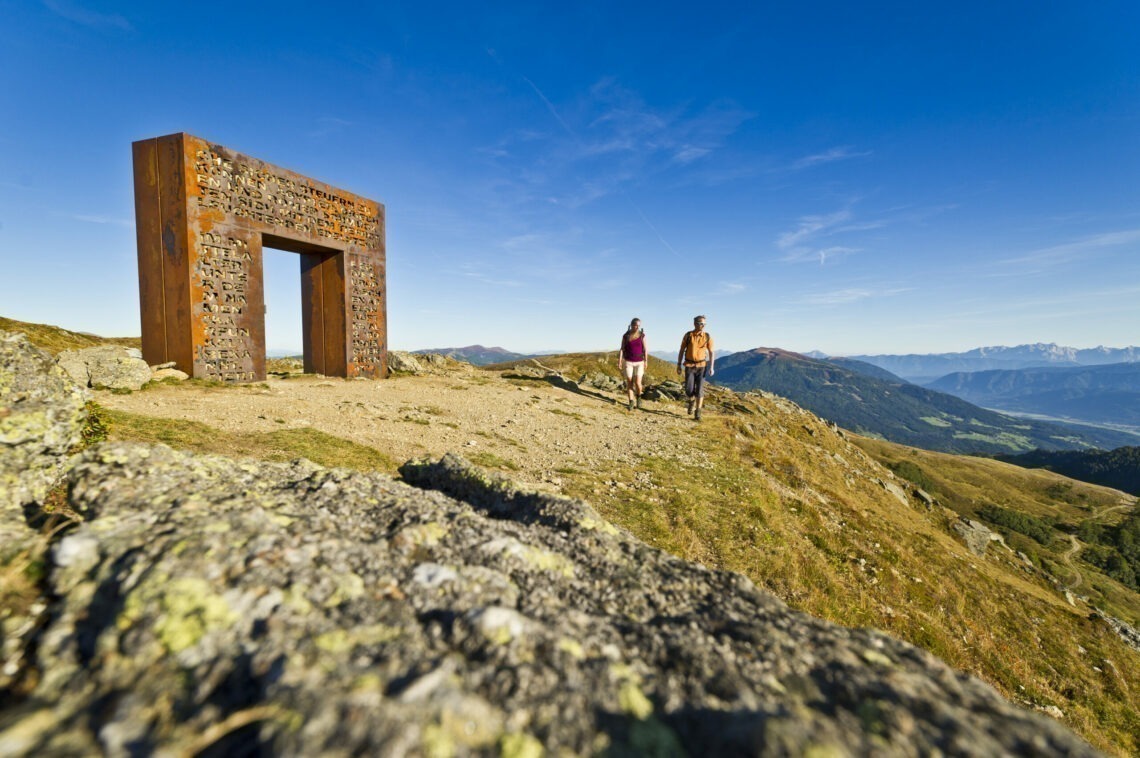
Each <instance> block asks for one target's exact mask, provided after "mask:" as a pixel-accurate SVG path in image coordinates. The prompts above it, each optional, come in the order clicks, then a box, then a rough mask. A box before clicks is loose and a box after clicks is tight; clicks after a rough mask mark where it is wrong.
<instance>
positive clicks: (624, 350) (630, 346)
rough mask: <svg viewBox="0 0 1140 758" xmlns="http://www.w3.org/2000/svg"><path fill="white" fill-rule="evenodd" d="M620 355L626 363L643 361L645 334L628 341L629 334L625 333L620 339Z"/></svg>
mask: <svg viewBox="0 0 1140 758" xmlns="http://www.w3.org/2000/svg"><path fill="white" fill-rule="evenodd" d="M621 354H622V357H623V358H625V359H626V360H627V361H643V360H645V332H642V333H641V334H640V336H637V337H634V338H633V339H630V338H629V332H626V333H625V336H624V337H623V338H622V346H621Z"/></svg>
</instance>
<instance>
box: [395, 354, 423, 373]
mask: <svg viewBox="0 0 1140 758" xmlns="http://www.w3.org/2000/svg"><path fill="white" fill-rule="evenodd" d="M388 369H389V370H390V371H398V372H400V373H404V374H422V373H423V370H424V367H423V366H422V365H421V364H420V362H419V361H418V360H416V359H415V358H414V357H413V356H412V354H411V353H405V352H402V351H399V350H389V351H388Z"/></svg>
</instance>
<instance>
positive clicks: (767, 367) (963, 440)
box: [715, 348, 1140, 454]
mask: <svg viewBox="0 0 1140 758" xmlns="http://www.w3.org/2000/svg"><path fill="white" fill-rule="evenodd" d="M715 380H716V381H718V382H720V383H722V384H725V385H726V386H729V387H731V388H733V389H736V390H750V389H763V390H766V391H768V392H774V393H776V394H779V395H782V396H784V397H787V398H789V399H791V400H793V401H794V402H796V403H798V404H800V405H802V406H803V407H805V408H808V409H809V410H811V411H813V412H814V413H817V414H819V415H821V416H823V417H825V418H827V419H829V420H831V421H834V422H835V423H837V424H839V425H840V426H842V427H844V428H847V429H851V430H852V431H856V432H860V433H864V434H870V435H872V436H880V437H883V438H886V439H889V440H892V441H895V442H901V443H903V444H908V445H915V446H918V447H923V448H927V449H931V450H941V451H944V452H958V453H972V454H994V453H1000V452H1025V451H1028V450H1031V449H1034V448H1041V449H1046V450H1053V449H1079V448H1082V447H1102V448H1114V447H1119V446H1121V445H1126V444H1132V443H1134V442H1135V440H1136V439H1140V438H1137V437H1135V436H1133V435H1129V434H1127V433H1125V432H1114V431H1111V430H1099V429H1094V428H1077V427H1071V426H1064V425H1062V424H1049V423H1044V422H1039V421H1034V420H1030V419H1014V418H1011V417H1009V416H1004V415H1002V414H1000V413H997V412H994V411H989V410H986V409H984V408H980V407H978V406H975V405H973V404H971V403H968V402H967V401H965V400H962V399H960V398H957V397H954V396H952V395H948V394H945V393H941V392H937V391H934V390H930V389H926V388H924V387H920V386H918V385H914V384H908V383H898V382H892V381H885V380H883V379H880V378H877V377H875V376H871V375H868V374H866V373H861V372H856V371H854V370H852V369H850V368H847V367H845V366H843V365H841V364H840V363H836V362H832V361H830V360H826V361H818V360H814V359H811V358H807V357H806V356H803V355H801V354H799V353H794V352H791V351H788V350H783V349H779V348H755V349H753V350H748V351H743V352H740V353H735V354H733V355H730V356H726V357H725V358H722V359H720V360H719V361H718V362H717V372H716V377H715Z"/></svg>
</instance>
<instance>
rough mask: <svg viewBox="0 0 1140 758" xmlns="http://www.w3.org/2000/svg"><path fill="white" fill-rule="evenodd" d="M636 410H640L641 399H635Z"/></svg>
mask: <svg viewBox="0 0 1140 758" xmlns="http://www.w3.org/2000/svg"><path fill="white" fill-rule="evenodd" d="M637 410H639V411H640V410H641V398H640V397H639V398H637Z"/></svg>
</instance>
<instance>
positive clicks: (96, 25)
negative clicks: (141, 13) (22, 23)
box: [44, 0, 134, 32]
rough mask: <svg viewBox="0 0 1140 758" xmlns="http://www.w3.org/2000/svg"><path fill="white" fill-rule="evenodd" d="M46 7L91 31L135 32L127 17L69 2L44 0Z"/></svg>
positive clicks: (64, 0)
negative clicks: (115, 30)
mask: <svg viewBox="0 0 1140 758" xmlns="http://www.w3.org/2000/svg"><path fill="white" fill-rule="evenodd" d="M44 7H45V8H47V9H48V10H49V11H51V12H52V13H54V14H55V15H57V16H59V17H60V18H63V19H66V20H68V21H70V22H72V23H74V24H79V25H80V26H86V27H87V28H89V29H118V30H119V31H123V32H131V31H134V27H133V26H132V25H131V22H130V21H128V20H127V19H126V17H124V16H121V15H119V14H118V13H100V12H98V11H93V10H90V9H88V8H84V7H82V6H80V5H78V4H76V3H72V2H69V1H68V0H44Z"/></svg>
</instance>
